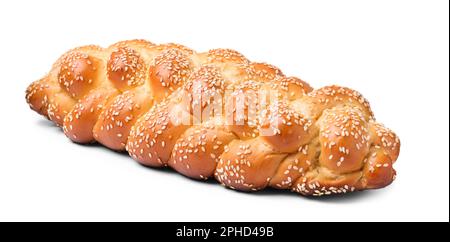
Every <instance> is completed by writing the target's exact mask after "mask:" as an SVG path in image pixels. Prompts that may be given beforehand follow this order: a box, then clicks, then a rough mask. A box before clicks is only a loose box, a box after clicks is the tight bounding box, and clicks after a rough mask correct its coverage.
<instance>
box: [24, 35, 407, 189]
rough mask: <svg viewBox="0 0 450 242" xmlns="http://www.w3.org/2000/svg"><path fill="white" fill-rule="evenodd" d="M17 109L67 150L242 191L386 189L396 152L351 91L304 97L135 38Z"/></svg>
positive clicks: (212, 54)
mask: <svg viewBox="0 0 450 242" xmlns="http://www.w3.org/2000/svg"><path fill="white" fill-rule="evenodd" d="M258 98H260V99H258ZM261 99H263V100H265V101H264V102H263V103H265V105H263V104H262V103H261ZM26 100H27V102H28V104H29V105H30V108H31V109H33V110H34V111H36V112H38V113H39V114H42V115H44V116H45V117H47V118H48V119H50V120H51V121H53V122H54V123H55V124H57V125H58V126H61V127H62V129H63V131H64V133H65V134H66V135H67V137H69V138H70V139H71V140H72V141H74V142H77V143H90V142H95V141H97V142H100V143H101V144H103V145H105V146H107V147H109V148H111V149H114V150H119V151H124V150H126V151H128V153H129V154H130V156H132V157H133V158H134V159H135V160H137V161H138V162H140V163H141V164H143V165H147V166H152V167H162V166H170V167H172V168H173V169H175V170H176V171H178V172H179V173H181V174H183V175H185V176H188V177H191V178H194V179H208V178H210V177H214V178H215V179H217V180H218V181H219V182H220V183H222V184H223V185H224V186H226V187H229V188H232V189H237V190H242V191H256V190H261V189H264V188H265V187H267V186H270V187H274V188H277V189H289V190H292V191H294V192H298V193H300V194H303V195H313V196H321V195H329V194H339V193H347V192H352V191H358V190H364V189H374V188H381V187H384V186H387V185H389V184H390V183H391V182H392V181H393V180H394V179H395V175H396V172H395V170H394V169H393V164H394V163H395V161H396V160H397V158H398V155H399V152H400V141H399V139H398V137H397V136H396V135H395V134H394V133H393V132H392V131H391V130H389V129H387V128H386V127H384V126H383V125H382V124H380V123H377V122H376V121H375V118H374V115H373V113H372V110H371V108H370V105H369V103H368V101H367V100H366V99H365V98H364V97H363V96H362V95H361V94H360V93H358V92H356V91H354V90H352V89H349V88H345V87H339V86H328V87H323V88H319V89H315V90H314V89H313V88H312V87H311V86H310V85H309V84H308V83H306V82H304V81H302V80H301V79H299V78H296V77H287V76H285V75H284V74H283V73H282V71H281V70H280V69H279V68H277V67H275V66H272V65H270V64H266V63H257V62H251V61H249V60H248V59H247V58H246V57H245V56H243V55H242V54H241V53H239V52H237V51H234V50H230V49H214V50H210V51H208V52H204V53H196V52H195V51H193V50H191V49H189V48H187V47H185V46H182V45H178V44H173V43H169V44H160V45H157V44H153V43H151V42H148V41H145V40H128V41H122V42H119V43H116V44H113V45H111V46H109V47H108V48H106V49H103V48H101V47H98V46H92V45H91V46H83V47H79V48H75V49H72V50H70V51H68V52H67V53H65V54H64V55H62V56H61V57H60V58H59V59H58V60H57V61H56V62H55V63H54V64H53V66H52V69H51V70H50V72H49V73H48V74H47V75H46V76H45V77H43V78H42V79H40V80H38V81H36V82H33V83H32V84H31V85H30V86H29V87H28V88H27V90H26ZM237 104H241V106H240V107H241V109H239V108H235V107H237V106H239V105H237ZM255 107H257V108H258V109H257V111H256V109H255ZM217 110H219V111H218V112H217ZM198 111H201V112H200V114H199V113H198ZM227 111H229V112H227ZM202 112H203V113H202ZM216 112H217V113H216ZM208 114H214V115H208ZM270 131H272V134H270V133H271V132H270Z"/></svg>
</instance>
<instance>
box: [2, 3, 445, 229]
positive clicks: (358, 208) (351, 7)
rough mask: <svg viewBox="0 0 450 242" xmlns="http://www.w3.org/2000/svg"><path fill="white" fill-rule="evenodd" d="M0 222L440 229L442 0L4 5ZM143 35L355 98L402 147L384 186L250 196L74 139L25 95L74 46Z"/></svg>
mask: <svg viewBox="0 0 450 242" xmlns="http://www.w3.org/2000/svg"><path fill="white" fill-rule="evenodd" d="M0 4H1V6H0V24H1V28H0V31H1V37H0V41H1V45H0V67H1V69H0V71H1V85H2V92H1V94H0V98H1V102H0V105H1V106H0V107H1V114H0V115H1V118H0V124H1V126H0V127H1V132H0V134H1V136H0V142H1V145H0V147H1V150H2V152H1V154H0V220H14V221H17V220H33V221H41V220H44V221H48V220H58V221H60V220H63V221H66V220H77V221H78V220H89V221H97V220H108V221H109V220H138V221H147V220H148V221H155V220H157V221H177V220H181V221H198V220H208V221H221V220H226V221H235V220H237V221H319V220H320V221H322V220H325V221H341V220H344V221H346V220H358V221H360V220H363V221H371V220H394V221H398V220H404V221H416V220H439V221H443V220H444V221H448V220H449V210H448V209H449V186H448V185H449V135H448V133H449V111H448V110H449V107H448V106H449V67H448V66H449V26H448V20H449V12H448V7H449V6H448V4H449V3H448V1H444V0H441V1H307V2H300V1H298V0H292V1H280V0H277V1H261V0H257V1H256V0H255V1H230V0H227V1H167V0H165V1H160V2H151V1H130V0H128V1H98V2H94V1H91V0H89V1H80V0H77V1H71V2H69V1H44V0H41V1H17V0H16V1H8V2H7V1H1V3H0ZM133 38H145V39H149V40H151V41H153V42H157V43H163V42H178V43H182V44H184V45H187V46H189V47H191V48H193V49H196V50H198V51H204V50H207V49H210V48H217V47H222V48H225V47H227V48H233V49H236V50H239V51H240V52H242V53H244V54H245V55H246V56H247V57H248V58H249V59H251V60H258V61H267V62H269V63H271V64H274V65H277V66H279V67H280V68H281V69H282V70H283V71H284V72H285V73H286V74H288V75H294V76H298V77H301V78H302V79H304V80H306V81H308V82H309V83H310V84H311V85H313V86H314V87H316V88H318V87H321V86H324V85H330V84H339V85H343V86H348V87H351V88H354V89H356V90H359V91H360V92H362V93H363V95H364V96H365V97H367V98H368V99H369V100H370V101H371V104H372V107H373V109H374V111H375V114H376V117H377V119H378V120H379V121H381V122H383V123H384V124H386V125H387V126H388V127H390V128H391V129H393V130H394V131H396V133H397V134H398V135H399V136H400V138H401V142H402V149H401V153H400V158H399V160H398V162H397V164H396V169H397V171H398V179H397V180H396V181H395V182H394V184H392V185H391V186H389V187H387V188H385V189H381V190H376V191H368V192H362V193H356V194H352V195H348V196H344V197H328V198H321V199H311V198H304V197H301V196H299V195H296V194H293V193H289V192H260V193H256V194H246V193H239V192H234V191H230V190H227V189H224V188H222V187H221V186H218V185H217V184H214V183H202V182H195V181H192V180H189V179H187V178H184V177H182V176H180V175H178V174H176V173H174V172H168V171H160V170H156V169H148V168H144V167H142V166H139V165H138V164H136V163H135V162H133V160H132V159H131V158H129V157H128V156H126V155H122V154H118V153H115V152H112V151H109V150H107V149H105V148H102V147H100V146H81V145H76V144H73V143H71V142H70V141H69V140H68V139H66V138H65V136H64V135H63V133H62V132H60V130H58V128H55V127H54V126H53V125H52V124H51V123H50V122H48V121H45V120H44V119H43V118H42V117H40V116H38V115H37V114H36V113H34V112H32V111H30V110H29V108H28V106H27V105H26V103H25V98H24V92H25V89H26V87H27V85H28V84H29V83H31V82H32V81H34V80H36V79H38V78H39V77H41V76H42V75H44V74H45V73H46V71H48V70H49V68H50V65H51V64H52V62H53V61H54V60H56V58H57V57H58V56H59V55H60V54H62V53H63V52H64V51H66V50H67V49H69V48H72V47H75V46H79V45H84V44H100V45H103V46H107V45H109V44H111V43H113V42H115V41H119V40H124V39H133Z"/></svg>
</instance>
